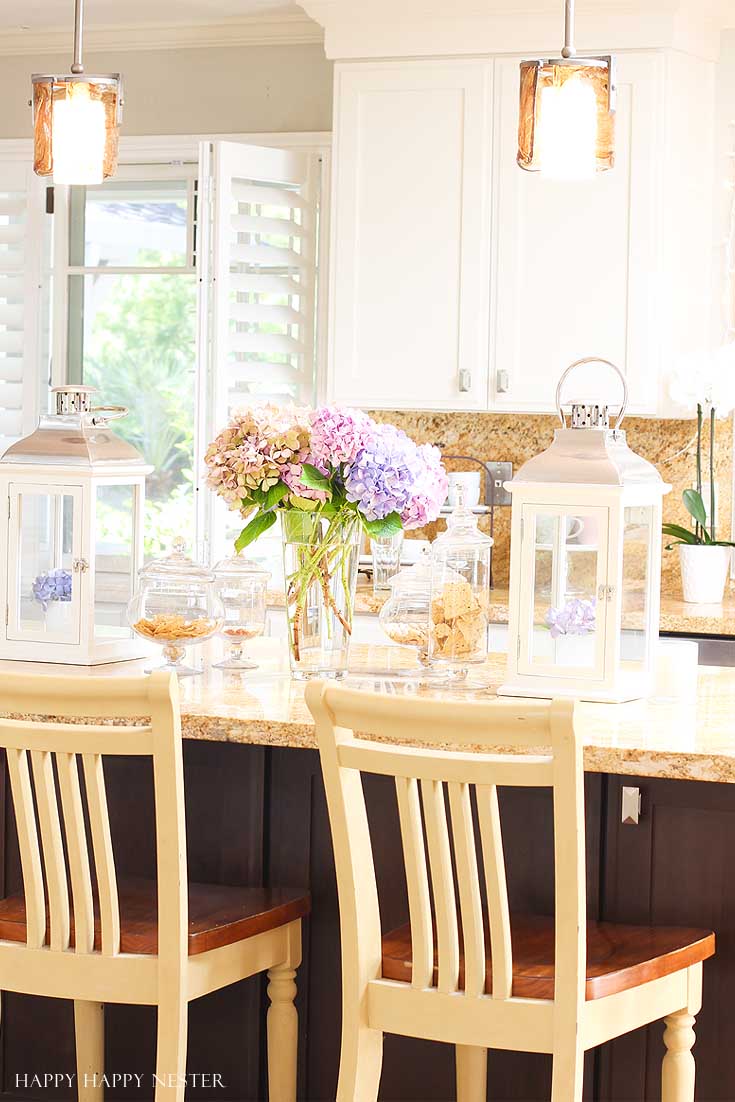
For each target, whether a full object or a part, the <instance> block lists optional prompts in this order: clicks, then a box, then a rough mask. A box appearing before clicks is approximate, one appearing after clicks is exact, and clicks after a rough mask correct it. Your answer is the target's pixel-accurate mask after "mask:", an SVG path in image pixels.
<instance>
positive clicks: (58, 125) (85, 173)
mask: <svg viewBox="0 0 735 1102" xmlns="http://www.w3.org/2000/svg"><path fill="white" fill-rule="evenodd" d="M105 137H106V135H105V105H104V103H103V102H102V100H99V99H92V98H91V96H90V94H89V85H88V84H87V83H86V82H85V81H77V82H74V83H72V84H70V85H69V86H68V91H67V94H66V96H65V97H64V98H63V99H57V100H54V105H53V158H54V160H53V174H54V183H55V184H101V183H102V178H103V166H104V156H105Z"/></svg>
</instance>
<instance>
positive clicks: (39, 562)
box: [8, 487, 81, 643]
mask: <svg viewBox="0 0 735 1102" xmlns="http://www.w3.org/2000/svg"><path fill="white" fill-rule="evenodd" d="M78 494H79V491H73V490H66V489H65V488H61V487H60V488H59V490H58V491H54V490H48V489H47V488H42V487H38V488H34V487H24V488H23V489H18V488H15V489H14V491H12V490H11V512H15V513H16V517H17V524H16V525H11V531H15V533H16V542H15V546H14V547H11V549H10V550H11V562H10V568H11V571H12V572H13V574H14V578H15V582H16V586H15V594H14V596H15V600H14V601H12V602H10V607H9V608H8V614H9V617H8V618H9V623H8V634H9V636H10V637H14V638H24V637H30V638H53V639H54V640H55V641H56V642H60V643H78V642H79V626H80V622H79V593H78V585H79V575H78V574H76V573H75V572H74V569H73V560H74V557H75V546H74V545H75V534H76V532H75V530H76V528H77V526H78V518H79V505H80V504H81V502H80V499H79V497H78ZM13 574H11V579H12V577H13ZM11 588H12V587H11Z"/></svg>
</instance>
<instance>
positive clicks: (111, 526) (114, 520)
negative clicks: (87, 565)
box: [94, 486, 139, 640]
mask: <svg viewBox="0 0 735 1102" xmlns="http://www.w3.org/2000/svg"><path fill="white" fill-rule="evenodd" d="M138 492H139V491H138V489H137V487H135V486H98V487H97V489H96V491H95V494H96V498H95V501H96V504H95V517H96V528H95V576H94V633H95V636H96V638H97V639H100V640H103V639H130V638H132V631H131V628H130V626H129V625H128V621H127V616H126V610H127V607H128V602H129V601H130V598H131V597H132V596H133V583H134V580H135V536H136V533H135V517H136V498H137V494H138Z"/></svg>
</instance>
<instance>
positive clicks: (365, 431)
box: [311, 406, 376, 470]
mask: <svg viewBox="0 0 735 1102" xmlns="http://www.w3.org/2000/svg"><path fill="white" fill-rule="evenodd" d="M375 429H376V426H375V423H374V422H373V421H372V419H371V418H370V417H368V415H367V414H366V413H363V412H362V410H359V409H340V408H339V407H338V406H321V407H320V408H319V409H317V410H315V411H314V412H313V413H312V415H311V454H312V456H313V462H314V463H315V465H316V466H318V467H320V468H323V469H325V470H326V469H327V468H328V467H330V466H331V467H341V466H343V465H344V464H346V463H353V462H354V460H355V459H356V457H357V454H358V452H360V451H361V450H362V448H364V447H365V445H366V444H367V443H368V442H369V440H370V439H371V437H372V436H373V434H374V433H375Z"/></svg>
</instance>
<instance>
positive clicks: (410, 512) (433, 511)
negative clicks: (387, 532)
mask: <svg viewBox="0 0 735 1102" xmlns="http://www.w3.org/2000/svg"><path fill="white" fill-rule="evenodd" d="M418 453H419V455H420V457H421V459H422V460H423V463H424V472H423V475H422V477H421V478H420V479H419V482H418V485H417V486H416V490H415V492H414V494H413V496H412V497H411V499H410V500H409V502H408V504H407V505H406V507H405V509H404V510H403V512H402V513H401V520H402V521H403V527H404V528H405V529H406V530H407V531H409V530H410V529H412V528H423V527H424V526H425V525H426V524H430V523H431V521H433V520H436V518H437V517H438V516H439V510H440V509H441V507H442V505H443V504H444V501H445V500H446V496H447V487H448V485H449V480H448V479H447V472H446V471H445V470H444V466H443V464H442V457H441V452H440V451H439V449H438V448H436V447H434V445H433V444H421V445H420V446H419V448H418Z"/></svg>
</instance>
